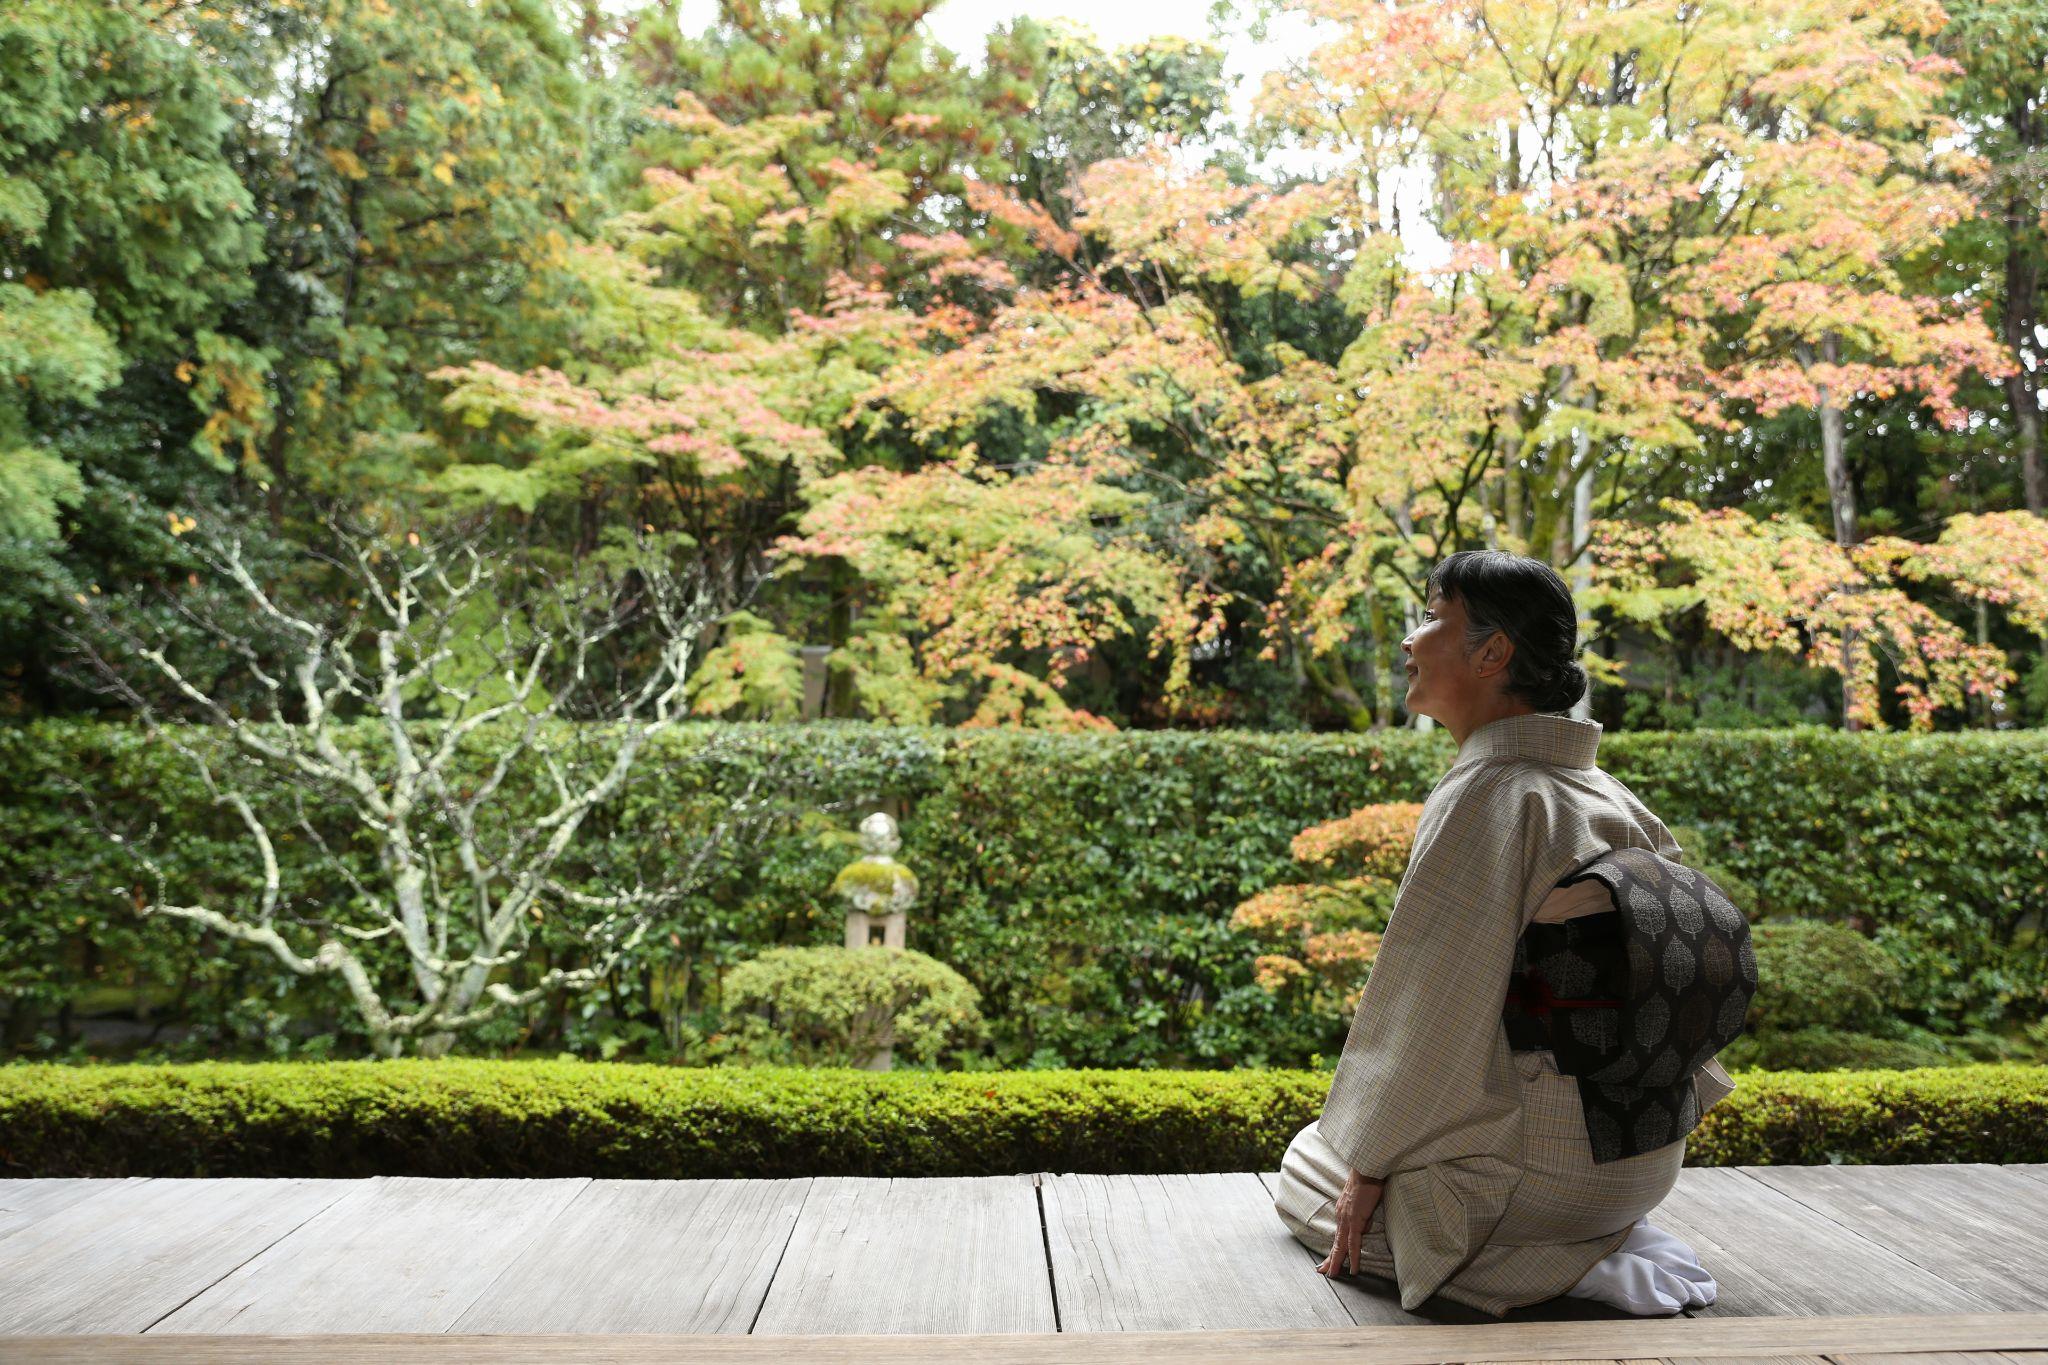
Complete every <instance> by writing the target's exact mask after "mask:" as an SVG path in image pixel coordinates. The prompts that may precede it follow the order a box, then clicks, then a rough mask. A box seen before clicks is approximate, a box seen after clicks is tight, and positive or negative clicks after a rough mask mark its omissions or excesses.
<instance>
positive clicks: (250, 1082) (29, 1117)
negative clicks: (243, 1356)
mask: <svg viewBox="0 0 2048 1365" xmlns="http://www.w3.org/2000/svg"><path fill="white" fill-rule="evenodd" d="M1735 1077H1736V1082H1737V1089H1736V1092H1735V1094H1733V1095H1732V1096H1730V1097H1729V1098H1728V1099H1727V1100H1725V1101H1723V1102H1722V1103H1721V1104H1720V1105H1717V1106H1716V1107H1715V1108H1714V1109H1713V1110H1712V1111H1711V1112H1710V1113H1709V1114H1708V1115H1707V1118H1706V1121H1705V1122H1704V1123H1702V1124H1701V1126H1700V1127H1699V1128H1698V1129H1696V1130H1695V1131H1694V1132H1693V1134H1692V1136H1691V1137H1690V1139H1689V1140H1688V1145H1687V1149H1686V1161H1687V1164H1689V1165H1704V1166H1721V1165H1752V1164H1819V1163H1824V1162H1829V1161H1841V1162H1852V1163H1875V1164H1888V1163H1903V1162H1959V1161H1989V1162H2015V1161H2048V1067H2040V1066H2009V1065H1992V1064H1985V1065H1978V1066H1959V1067H1942V1068H1927V1069H1923V1070H1918V1071H1897V1072H1823V1073H1798V1072H1762V1071H1750V1072H1739V1073H1735ZM1328 1089H1329V1076H1328V1075H1327V1074H1326V1073H1322V1072H1315V1071H1175V1072H1166V1071H1087V1070H1079V1071H1042V1072H893V1073H887V1074H880V1073H873V1072H864V1071H853V1070H800V1069H790V1068H767V1067H763V1068H716V1069H703V1070H692V1069H685V1068H679V1067H662V1066H645V1065H632V1064H606V1063H588V1062H576V1061H541V1062H518V1061H514V1062H498V1061H486V1060H467V1059H442V1060H438V1061H420V1060H400V1061H388V1062H326V1063H292V1062H275V1063H272V1062H257V1063H228V1062H205V1063H195V1064H191V1065H180V1066H105V1067H69V1066H56V1065H47V1064H36V1065H16V1066H8V1067H0V1176H10V1177H21V1176H125V1175H153V1176H322V1177H359V1176H369V1175H431V1176H472V1177H478V1176H522V1177H537V1176H575V1175H583V1176H604V1177H615V1178H617V1177H623V1178H651V1177H661V1178H705V1177H719V1176H723V1177H736V1176H757V1177H758V1176H805V1175H870V1176H875V1175H890V1176H927V1175H998V1174H1007V1173H1014V1172H1019V1171H1040V1170H1043V1171H1091V1172H1103V1173H1160V1172H1180V1171H1218V1170H1235V1171H1253V1170H1272V1169H1276V1168H1277V1167H1278V1165H1279V1162H1280V1158H1281V1155H1282V1154H1283V1153H1284V1152H1285V1151H1286V1149H1287V1144H1288V1142H1289V1140H1290V1139H1292V1138H1293V1136H1294V1134H1295V1133H1296V1132H1297V1131H1299V1130H1300V1128H1301V1127H1302V1126H1303V1125H1305V1124H1307V1123H1309V1122H1310V1121H1312V1120H1313V1119H1314V1118H1315V1117H1316V1115H1317V1114H1318V1113H1319V1112H1320V1110H1321V1107H1322V1101H1323V1096H1324V1095H1325V1094H1326V1093H1327V1092H1328Z"/></svg>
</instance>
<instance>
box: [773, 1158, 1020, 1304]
mask: <svg viewBox="0 0 2048 1365" xmlns="http://www.w3.org/2000/svg"><path fill="white" fill-rule="evenodd" d="M754 1330H755V1331H756V1332H774V1333H814V1332H816V1333H843V1332H858V1333H892V1334H893V1333H906V1332H925V1333H931V1332H945V1333H960V1332H1052V1331H1056V1330H1058V1319H1057V1318H1056V1317H1055V1315H1054V1311H1053V1297H1052V1285H1051V1282H1050V1280H1049V1279H1048V1277H1047V1275H1046V1269H1045V1239H1044V1234H1043V1233H1042V1232H1041V1231H1040V1228H1039V1221H1038V1191H1037V1190H1036V1188H1035V1187H1034V1184H1033V1181H1032V1178H1031V1177H1030V1176H1028V1175H1019V1176H1002V1177H996V1178H988V1177H982V1178H975V1177H968V1176H936V1177H929V1178H923V1179H879V1178H866V1177H854V1176H833V1177H821V1178H819V1179H817V1180H814V1181H812V1182H811V1188H810V1193H809V1195H808V1196H807V1197H806V1198H805V1200H804V1206H803V1212H802V1213H801V1214H799V1215H798V1217H797V1220H796V1230H795V1232H793V1233H792V1234H791V1235H790V1239H789V1249H788V1250H787V1251H786V1252H784V1253H783V1257H782V1264H781V1266H780V1267H779V1268H778V1269H777V1270H776V1272H775V1278H774V1281H773V1283H771V1284H770V1285H769V1286H768V1297H767V1299H766V1300H765V1301H764V1302H763V1303H762V1305H761V1315H760V1317H759V1318H758V1319H757V1320H756V1321H755V1324H754Z"/></svg>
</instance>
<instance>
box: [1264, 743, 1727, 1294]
mask: <svg viewBox="0 0 2048 1365" xmlns="http://www.w3.org/2000/svg"><path fill="white" fill-rule="evenodd" d="M1600 732H1601V727H1600V726H1599V724H1597V723H1596V722H1593V721H1582V720H1575V719H1573V718H1572V717H1570V716H1564V715H1547V714H1541V713H1532V714H1528V715H1519V716H1507V717H1504V718H1502V719H1500V720H1496V721H1492V722H1490V723H1488V724H1486V725H1483V726H1481V727H1480V728H1479V729H1477V730H1475V731H1473V732H1472V733H1471V734H1469V735H1467V736H1466V737H1465V743H1464V745H1463V746H1462V747H1461V748H1460V749H1459V750H1458V755H1457V758H1456V760H1455V761H1454V762H1453V763H1452V765H1451V768H1450V771H1449V772H1447V773H1445V774H1444V776H1443V777H1442V779H1441V780H1439V781H1438V783H1437V784H1436V786H1435V788H1434V789H1433V790H1432V791H1431V792H1430V794H1429V799H1428V800H1427V802H1425V804H1424V805H1423V808H1422V819H1421V821H1420V823H1419V825H1418V826H1417V829H1416V835H1415V848H1414V852H1413V853H1412V854H1411V855H1410V857H1409V860H1408V870H1407V872H1406V873H1405V874H1404V875H1403V877H1402V881H1401V889H1400V893H1399V895H1398V896H1397V897H1396V898H1395V901H1394V912H1393V915H1392V917H1391V918H1390V919H1389V920H1388V923H1387V930H1386V934H1385V937H1384V938H1383V940H1382V942H1381V944H1380V950H1379V955H1378V957H1377V958H1376V959H1375V960H1374V962H1373V968H1372V973H1371V975H1370V976H1369V977H1368V978H1367V981H1366V987H1365V993H1364V995H1363V997H1362V998H1361V999H1360V1001H1359V1005H1358V1012H1357V1015H1356V1016H1355V1017H1354V1018H1353V1020H1352V1023H1351V1032H1350V1036H1349V1037H1348V1038H1347V1039H1346V1041H1345V1044H1344V1053H1343V1056H1342V1057H1341V1058H1340V1059H1339V1061H1338V1064H1337V1074H1336V1077H1335V1079H1334V1081H1333V1082H1332V1084H1331V1086H1330V1094H1329V1098H1328V1099H1327V1100H1326V1101H1325V1102H1324V1104H1323V1112H1322V1117H1321V1118H1320V1119H1319V1120H1317V1121H1316V1122H1315V1123H1312V1124H1310V1125H1309V1126H1308V1127H1307V1128H1305V1129H1303V1130H1302V1132H1301V1133H1300V1134H1299V1135H1298V1136H1297V1137H1296V1138H1295V1139H1294V1142H1293V1144H1292V1145H1291V1146H1290V1147H1289V1148H1288V1152H1287V1156H1286V1158H1285V1159H1284V1160H1283V1161H1282V1163H1281V1169H1280V1180H1279V1185H1278V1192H1277V1194H1276V1197H1275V1200H1274V1204H1275V1207H1276V1209H1277V1210H1278V1212H1279V1214H1280V1217H1281V1221H1282V1222H1283V1223H1285V1224H1286V1226H1287V1228H1288V1230H1289V1231H1290V1232H1292V1233H1293V1234H1294V1236H1295V1237H1296V1238H1297V1239H1298V1240H1299V1241H1301V1242H1302V1243H1303V1244H1304V1245H1306V1246H1307V1247H1309V1248H1310V1249H1311V1250H1312V1251H1314V1252H1315V1253H1316V1254H1317V1255H1327V1254H1328V1253H1329V1250H1330V1247H1331V1245H1332V1243H1333V1242H1334V1240H1335V1238H1336V1227H1337V1220H1336V1199H1337V1195H1338V1192H1339V1191H1341V1190H1342V1189H1343V1187H1344V1182H1345V1179H1346V1177H1347V1175H1348V1173H1349V1171H1351V1170H1357V1171H1358V1172H1359V1173H1360V1174H1363V1175H1368V1176H1379V1177H1384V1178H1385V1179H1386V1182H1387V1183H1386V1188H1385V1190H1384V1191H1383V1193H1382V1195H1381V1200H1380V1205H1379V1208H1378V1209H1377V1210H1376V1211H1375V1213H1374V1214H1373V1219H1372V1223H1371V1226H1370V1227H1369V1228H1368V1229H1367V1230H1366V1234H1365V1240H1364V1244H1363V1247H1362V1250H1361V1254H1360V1268H1361V1269H1362V1270H1365V1271H1368V1272H1370V1273H1372V1274H1375V1275H1380V1276H1383V1277H1385V1278H1388V1279H1392V1280H1395V1281H1396V1282H1397V1283H1398V1284H1399V1287H1400V1291H1401V1306H1402V1307H1403V1308H1406V1309H1414V1308H1416V1307H1418V1306H1420V1305H1421V1304H1422V1302H1423V1301H1424V1300H1426V1299H1428V1298H1429V1297H1430V1296H1431V1295H1432V1294H1441V1295H1443V1296H1444V1297H1445V1298H1447V1299H1453V1300H1455V1301H1457V1302H1459V1303H1463V1304H1468V1305H1470V1306H1471V1307H1473V1308H1477V1309H1479V1310H1480V1311H1481V1312H1485V1313H1490V1314H1493V1315H1495V1316H1499V1315H1501V1314H1503V1313H1506V1312H1507V1311H1508V1310H1509V1309H1511V1308H1519V1307H1521V1306H1522V1305H1524V1304H1530V1303H1538V1302H1541V1301H1542V1300H1544V1299H1549V1298H1554V1297H1556V1296H1557V1295H1559V1294H1562V1293H1564V1292H1565V1291H1566V1290H1568V1289H1570V1288H1571V1287H1572V1286H1574V1285H1575V1284H1577V1283H1578V1282H1579V1280H1580V1279H1581V1278H1582V1277H1583V1276H1584V1275H1585V1273H1586V1272H1587V1271H1588V1270H1590V1269H1592V1268H1593V1266H1594V1265H1595V1264H1596V1263H1597V1262H1599V1261H1600V1260H1601V1259H1603V1258H1604V1257H1605V1256H1606V1255H1607V1254H1608V1253H1609V1252H1611V1251H1613V1250H1615V1249H1616V1248H1618V1247H1620V1245H1621V1244H1622V1242H1623V1241H1624V1240H1626V1239H1627V1237H1628V1232H1629V1228H1630V1227H1631V1226H1632V1225H1633V1224H1634V1223H1635V1221H1636V1219H1638V1218H1640V1217H1641V1216H1643V1215H1644V1214H1646V1213H1648V1212H1649V1211H1650V1210H1652V1209H1654V1208H1655V1207H1656V1206H1657V1205H1658V1204H1659V1203H1661V1202H1662V1201H1663V1199H1664V1196H1665V1195H1666V1194H1667V1193H1668V1192H1669V1191H1670V1189H1671V1187H1672V1185H1673V1184H1675V1183H1676V1182H1677V1179H1678V1170H1679V1167H1680V1166H1681V1165H1682V1164H1683V1162H1684V1160H1685V1143H1684V1142H1683V1141H1679V1142H1674V1143H1672V1144H1671V1145H1670V1146H1668V1147H1663V1148H1659V1149H1658V1150H1656V1151H1653V1152H1645V1153H1643V1154H1641V1155H1639V1156H1633V1157H1627V1158H1624V1159H1622V1160H1619V1161H1611V1162H1606V1163H1603V1164H1599V1165H1596V1164H1595V1163H1594V1161H1593V1158H1592V1151H1591V1149H1590V1147H1589V1146H1588V1144H1587V1141H1586V1127H1585V1119H1584V1114H1583V1111H1582V1109H1581V1107H1580V1103H1579V1097H1578V1083H1577V1082H1576V1081H1575V1080H1573V1079H1572V1078H1571V1077H1569V1076H1564V1075H1560V1074H1559V1073H1558V1070H1557V1064H1556V1060H1555V1058H1554V1056H1553V1055H1552V1054H1551V1053H1550V1052H1549V1051H1547V1050H1545V1051H1538V1052H1520V1053H1517V1052H1511V1051H1509V1049H1508V1040H1507V1030H1506V1028H1505V1027H1504V1026H1503V1024H1502V1023H1501V1006H1502V1003H1503V1002H1504V1000H1505V998H1506V995H1507V988H1508V978H1509V976H1510V975H1511V974H1512V971H1513V965H1514V956H1515V944H1516V941H1517V940H1518V939H1519V938H1520V936H1521V933H1522V930H1523V929H1524V928H1525V927H1526V926H1527V925H1528V924H1529V923H1531V922H1532V921H1533V920H1534V919H1535V918H1537V915H1538V911H1539V910H1542V909H1544V906H1545V901H1546V900H1547V899H1548V898H1549V896H1550V893H1551V892H1552V891H1553V890H1554V889H1555V888H1556V886H1557V882H1558V880H1559V879H1560V878H1562V877H1563V876H1564V875H1565V874H1566V873H1568V872H1570V871H1572V870H1573V869H1574V868H1576V867H1578V866H1580V865H1581V864H1583V863H1586V862H1588V861H1590V860H1591V859H1593V858H1595V857H1597V856H1598V855H1599V854H1601V853H1604V852H1606V851H1607V850H1608V849H1610V848H1650V849H1654V850H1656V851H1657V852H1659V853H1661V854H1663V855H1664V856H1665V857H1668V858H1673V859H1677V860H1680V861H1683V856H1682V855H1683V850H1681V849H1680V848H1679V846H1678V843H1677V841H1676V840H1674V839H1673V838H1672V837H1671V832H1670V831H1669V830H1668V829H1666V828H1665V827H1664V825H1663V822H1662V821H1660V820H1658V819H1657V817H1656V816H1654V815H1652V814H1651V813H1650V812H1649V810H1648V809H1646V808H1645V807H1644V806H1643V804H1642V803H1641V802H1640V801H1638V800H1637V799H1636V798H1635V795H1634V793H1632V792H1630V791H1629V789H1628V788H1627V787H1625V786H1623V785H1622V784H1621V783H1620V782H1619V781H1617V780H1615V778H1613V777H1612V776H1610V775H1609V774H1607V773H1605V772H1603V771H1601V770H1600V769H1599V768H1597V767H1595V766H1594V764H1593V755H1594V751H1595V750H1596V748H1597V747H1598V745H1599V742H1600ZM1563 899H1569V898H1563ZM1557 903H1558V902H1552V904H1553V905H1555V904H1557ZM1586 908H1588V907H1586V906H1584V905H1583V904H1575V908H1574V909H1572V910H1567V911H1563V912H1560V913H1561V914H1564V915H1569V914H1570V913H1581V912H1583V911H1584V910H1585V909H1586ZM1545 918H1546V919H1547V918H1549V915H1548V914H1546V916H1545ZM1693 1083H1694V1085H1695V1086H1696V1087H1697V1092H1698V1094H1699V1098H1700V1108H1701V1110H1702V1112H1704V1111H1705V1110H1706V1109H1707V1108H1709V1107H1711V1106H1712V1105H1714V1104H1718V1103H1719V1102H1720V1101H1721V1100H1722V1099H1724V1098H1725V1097H1726V1096H1727V1095H1728V1094H1729V1093H1730V1092H1731V1091H1732V1090H1733V1089H1734V1088H1735V1086H1734V1082H1733V1081H1732V1080H1730V1079H1729V1077H1728V1073H1727V1072H1726V1071H1724V1070H1723V1069H1722V1068H1721V1066H1720V1064H1719V1063H1718V1062H1709V1063H1708V1064H1707V1065H1706V1066H1704V1067H1702V1068H1701V1069H1700V1070H1699V1071H1698V1072H1697V1073H1695V1075H1694V1078H1693Z"/></svg>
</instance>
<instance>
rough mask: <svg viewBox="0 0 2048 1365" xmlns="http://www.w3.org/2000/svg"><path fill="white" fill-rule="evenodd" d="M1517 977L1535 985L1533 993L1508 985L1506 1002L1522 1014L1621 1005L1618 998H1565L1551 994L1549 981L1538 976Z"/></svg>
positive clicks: (1610, 1007)
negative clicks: (1518, 1009)
mask: <svg viewBox="0 0 2048 1365" xmlns="http://www.w3.org/2000/svg"><path fill="white" fill-rule="evenodd" d="M1518 979H1520V980H1528V981H1532V982H1534V983H1535V987H1536V989H1535V993H1534V994H1533V995H1531V994H1529V993H1528V992H1526V991H1524V990H1522V989H1519V988H1517V987H1516V986H1514V985H1512V984H1511V985H1509V987H1508V1003H1510V1004H1512V1005H1515V1006H1517V1007H1518V1008H1520V1009H1521V1011H1522V1013H1524V1014H1548V1013H1550V1012H1551V1011H1552V1010H1553V1009H1560V1010H1589V1009H1597V1008H1602V1007H1605V1008H1607V1009H1619V1008H1620V1007H1621V1002H1620V1001H1619V1000H1566V999H1563V998H1561V997H1559V996H1555V995H1552V994H1551V993H1550V983H1549V982H1548V981H1545V980H1544V979H1543V978H1542V977H1540V976H1533V977H1525V978H1518Z"/></svg>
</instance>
